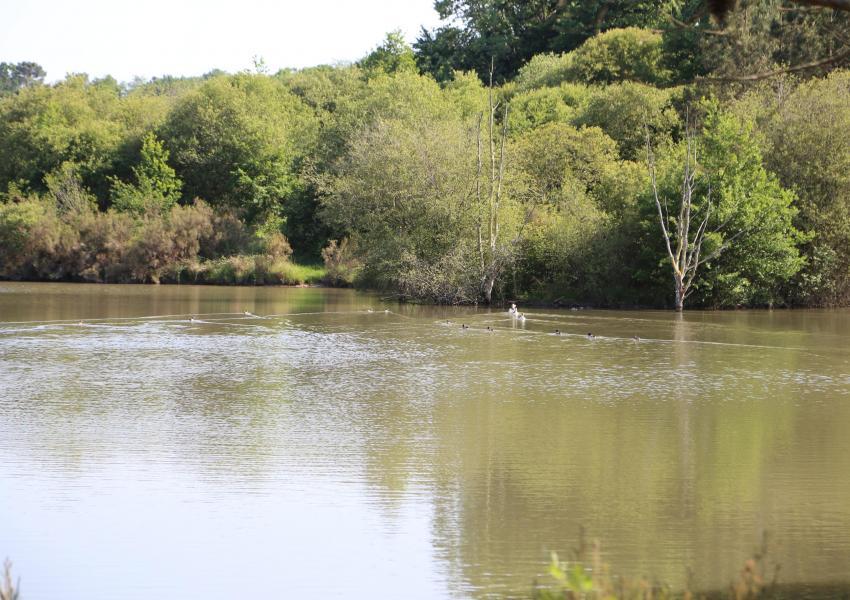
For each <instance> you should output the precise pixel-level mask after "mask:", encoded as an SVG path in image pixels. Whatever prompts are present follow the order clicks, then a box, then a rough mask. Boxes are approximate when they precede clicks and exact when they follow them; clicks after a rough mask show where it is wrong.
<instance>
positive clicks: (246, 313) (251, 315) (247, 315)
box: [242, 310, 254, 317]
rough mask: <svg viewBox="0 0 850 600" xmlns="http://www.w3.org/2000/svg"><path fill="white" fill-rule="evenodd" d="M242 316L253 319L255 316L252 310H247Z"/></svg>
mask: <svg viewBox="0 0 850 600" xmlns="http://www.w3.org/2000/svg"><path fill="white" fill-rule="evenodd" d="M242 314H243V315H245V316H246V317H253V316H254V313H252V312H251V311H250V310H246V311H245V312H243V313H242Z"/></svg>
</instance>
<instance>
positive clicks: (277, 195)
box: [160, 73, 317, 220]
mask: <svg viewBox="0 0 850 600" xmlns="http://www.w3.org/2000/svg"><path fill="white" fill-rule="evenodd" d="M316 125H317V123H316V119H315V117H314V115H312V114H311V111H310V110H309V109H308V107H307V106H306V105H305V104H303V103H302V102H301V101H300V100H299V99H298V98H297V97H296V96H295V95H293V94H292V93H291V92H290V91H289V90H288V89H287V88H286V86H285V85H284V83H283V82H281V81H280V80H279V79H275V78H272V77H268V76H265V75H250V74H246V73H243V74H239V75H233V76H228V77H214V78H212V79H210V80H208V81H206V82H204V83H203V84H202V85H201V86H200V87H199V88H197V89H196V90H193V91H191V92H189V93H188V94H187V95H186V96H184V97H183V98H181V99H180V100H179V102H178V103H177V105H176V106H175V108H174V110H172V111H171V113H170V114H169V117H168V120H167V122H166V123H165V125H164V126H163V128H162V129H161V131H160V136H161V137H162V138H163V140H164V142H165V146H166V148H168V150H169V152H170V157H171V161H172V163H173V164H174V167H175V170H176V171H177V175H178V176H179V177H180V179H182V181H183V186H184V187H183V196H184V198H186V199H191V198H195V197H198V198H203V199H205V200H207V201H208V202H210V203H211V204H212V205H214V206H229V207H234V208H240V209H243V210H245V211H246V214H247V216H248V218H249V219H251V220H256V219H262V218H265V216H266V215H268V214H270V213H272V214H281V213H282V210H283V205H284V204H285V203H286V200H287V198H289V197H290V195H292V194H293V193H294V192H295V190H296V189H297V187H298V177H299V175H298V169H299V163H300V161H301V160H302V158H303V157H304V155H305V154H306V153H307V152H308V150H309V149H311V148H312V147H313V145H314V143H315V137H316Z"/></svg>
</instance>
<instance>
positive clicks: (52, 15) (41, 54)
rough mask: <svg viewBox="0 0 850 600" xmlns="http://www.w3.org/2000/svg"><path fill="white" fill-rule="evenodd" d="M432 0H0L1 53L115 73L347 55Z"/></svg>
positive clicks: (432, 14)
mask: <svg viewBox="0 0 850 600" xmlns="http://www.w3.org/2000/svg"><path fill="white" fill-rule="evenodd" d="M433 4H434V3H433V0H357V1H354V0H277V1H274V0H238V1H233V0H230V1H227V0H144V1H141V2H140V1H133V2H130V1H127V0H0V6H2V11H0V14H2V15H3V18H2V20H0V62H12V63H17V62H21V61H33V62H37V63H38V64H40V65H41V66H42V67H43V68H44V70H45V71H47V80H48V81H50V82H54V81H57V80H60V79H62V78H64V77H65V75H66V74H67V73H88V74H89V75H90V76H91V77H92V78H97V77H103V76H106V75H112V76H113V77H115V78H116V79H117V80H119V81H131V80H132V79H133V78H134V77H136V76H138V77H142V78H145V79H148V78H150V77H153V76H161V75H185V76H191V75H202V74H204V73H207V72H209V71H211V70H212V69H216V68H218V69H223V70H225V71H229V72H236V71H241V70H243V69H253V66H254V62H253V59H254V57H255V56H257V57H261V58H262V59H263V60H264V61H265V63H266V65H267V67H268V69H269V71H270V72H275V71H277V70H278V69H280V68H284V67H295V68H300V67H308V66H313V65H318V64H333V63H337V62H350V61H354V60H357V59H359V58H361V57H363V56H364V55H365V54H367V53H368V52H369V51H370V50H371V49H373V48H374V47H375V46H377V45H378V44H380V43H381V41H382V40H383V39H384V37H385V35H386V33H387V32H389V31H392V30H395V29H400V30H401V31H402V33H403V34H404V35H405V37H406V38H407V40H408V41H409V42H413V40H414V39H415V38H416V36H417V35H418V33H419V29H420V27H421V26H423V25H424V26H425V27H427V28H428V29H431V28H434V27H435V26H437V25H438V24H439V17H438V16H437V13H436V11H434V8H433Z"/></svg>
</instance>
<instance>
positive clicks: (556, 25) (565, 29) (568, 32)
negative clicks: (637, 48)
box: [414, 0, 675, 81]
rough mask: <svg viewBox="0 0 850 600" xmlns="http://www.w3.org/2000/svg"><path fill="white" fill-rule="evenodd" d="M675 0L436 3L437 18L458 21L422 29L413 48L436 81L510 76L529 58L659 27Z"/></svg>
mask: <svg viewBox="0 0 850 600" xmlns="http://www.w3.org/2000/svg"><path fill="white" fill-rule="evenodd" d="M674 4H675V2H674V1H673V0H661V1H659V0H637V1H635V0H591V1H587V0H436V1H435V2H434V8H435V9H436V10H437V12H438V13H439V15H440V18H441V19H443V20H446V21H451V22H456V23H458V25H454V24H450V25H444V26H442V27H439V28H438V29H436V30H434V31H427V30H424V29H423V30H422V32H421V33H420V36H419V38H418V39H417V41H416V43H415V44H414V48H415V50H416V58H417V62H418V64H419V68H420V69H422V70H423V71H425V72H428V73H431V74H432V75H434V76H435V77H437V78H438V79H446V78H448V77H449V76H450V73H451V71H452V70H453V69H458V70H474V71H476V72H477V73H478V75H479V76H480V77H481V78H482V79H485V80H486V78H487V76H488V74H489V71H490V66H491V59H492V60H493V63H492V64H493V71H494V78H495V80H496V81H504V80H505V79H508V78H510V77H513V76H514V75H515V74H516V72H517V71H518V70H519V68H520V67H521V66H522V65H523V64H525V63H526V62H527V61H528V60H529V59H530V58H531V57H532V56H534V55H535V54H539V53H541V52H568V51H570V50H572V49H574V48H576V47H578V46H579V45H580V44H581V43H582V42H584V41H585V40H587V39H588V38H590V37H592V36H594V35H596V34H598V33H601V32H603V31H607V30H608V29H612V28H616V27H629V26H637V27H658V26H660V25H661V24H663V23H664V22H665V20H666V17H665V15H666V14H667V13H669V10H670V7H671V6H673V5H674Z"/></svg>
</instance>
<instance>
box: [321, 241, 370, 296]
mask: <svg viewBox="0 0 850 600" xmlns="http://www.w3.org/2000/svg"><path fill="white" fill-rule="evenodd" d="M322 260H323V261H324V263H325V270H326V272H327V275H326V276H325V281H326V282H327V283H328V284H329V285H335V286H349V285H353V284H354V280H355V279H357V275H358V274H359V272H360V269H361V268H362V266H363V265H362V264H361V262H360V260H359V259H358V258H357V256H356V246H355V244H354V243H353V242H351V240H350V239H349V238H343V239H342V241H340V242H339V243H337V241H336V240H331V241H330V243H329V244H328V245H327V246H326V247H325V248H324V249H323V250H322Z"/></svg>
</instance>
